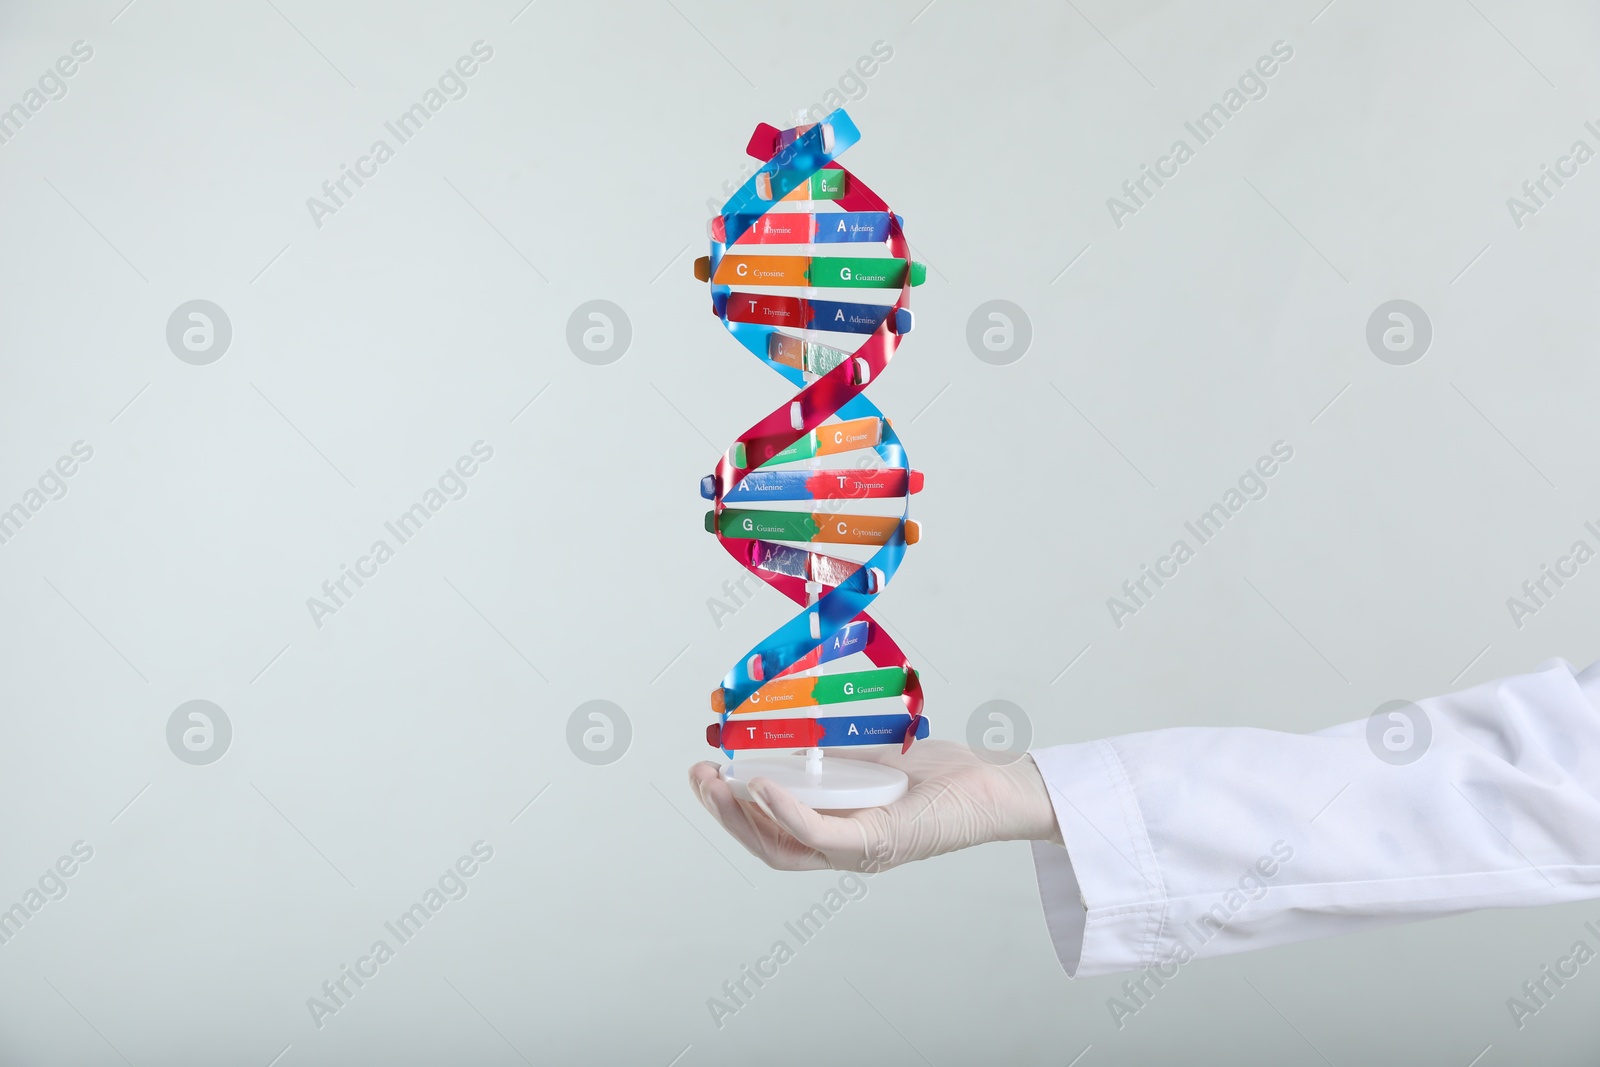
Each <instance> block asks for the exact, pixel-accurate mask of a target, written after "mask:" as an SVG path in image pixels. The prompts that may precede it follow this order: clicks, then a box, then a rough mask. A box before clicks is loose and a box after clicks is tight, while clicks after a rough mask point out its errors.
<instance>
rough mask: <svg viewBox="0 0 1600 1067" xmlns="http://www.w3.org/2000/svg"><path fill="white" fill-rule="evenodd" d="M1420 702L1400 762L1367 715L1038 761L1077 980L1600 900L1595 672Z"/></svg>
mask: <svg viewBox="0 0 1600 1067" xmlns="http://www.w3.org/2000/svg"><path fill="white" fill-rule="evenodd" d="M1416 706H1417V707H1420V708H1421V709H1422V712H1423V715H1424V717H1425V719H1426V726H1424V725H1423V724H1422V723H1416V724H1414V733H1413V735H1412V740H1413V745H1414V746H1415V747H1414V748H1413V749H1412V750H1411V751H1412V752H1414V751H1416V750H1419V749H1420V750H1421V751H1422V755H1421V757H1420V758H1416V759H1415V760H1414V761H1413V762H1410V763H1403V764H1401V763H1395V762H1390V761H1389V760H1393V759H1396V758H1401V757H1396V756H1395V755H1394V753H1393V752H1392V751H1390V750H1389V749H1388V748H1386V746H1385V745H1384V744H1383V742H1382V741H1381V739H1380V740H1377V741H1374V742H1369V739H1368V738H1369V725H1368V721H1367V720H1366V719H1362V720H1359V721H1356V722H1350V723H1345V724H1343V725H1340V726H1334V727H1330V728H1329V729H1326V730H1322V731H1320V732H1317V733H1314V734H1287V733H1277V732H1274V731H1271V730H1257V729H1248V728H1188V727H1183V728H1176V729H1167V730H1156V731H1152V732H1149V733H1141V734H1129V735H1125V736H1122V737H1113V738H1109V739H1106V740H1100V741H1089V742H1084V743H1081V744H1071V745H1061V746H1059V747H1054V748H1044V749H1037V750H1035V751H1034V752H1033V753H1032V757H1033V759H1034V762H1035V763H1036V764H1037V765H1038V767H1039V770H1040V772H1041V774H1042V775H1043V776H1044V780H1045V784H1046V786H1047V787H1048V788H1049V793H1050V798H1051V803H1052V804H1053V806H1054V808H1055V813H1056V820H1057V822H1058V823H1059V825H1060V828H1061V837H1062V840H1063V842H1064V843H1065V847H1063V846H1062V845H1057V844H1054V843H1052V842H1042V841H1040V842H1034V844H1033V855H1034V863H1035V867H1036V869H1037V873H1038V880H1039V892H1040V896H1041V898H1042V899H1043V903H1044V912H1045V920H1046V924H1047V926H1048V928H1049V931H1050V937H1051V940H1052V942H1053V943H1054V945H1055V950H1056V954H1057V956H1058V957H1059V958H1060V960H1061V965H1062V966H1063V967H1064V968H1065V969H1066V972H1067V973H1068V974H1069V975H1072V976H1074V977H1077V976H1091V975H1101V974H1112V973H1116V972H1119V971H1134V970H1144V969H1146V968H1152V967H1153V968H1155V969H1156V973H1157V974H1158V975H1168V976H1170V975H1171V974H1172V973H1175V971H1174V968H1175V967H1177V966H1179V965H1181V964H1183V963H1186V962H1188V961H1189V960H1190V959H1194V958H1200V957H1205V956H1217V955H1223V954H1226V953H1231V952H1244V951H1247V950H1250V949H1255V948H1263V947H1266V946H1269V945H1278V944H1285V943H1288V942H1292V941H1301V940H1305V939H1308V938H1314V937H1324V936H1327V935H1331V934H1338V933H1345V932H1348V931H1352V930H1359V929H1365V928H1370V927H1373V926H1377V925H1382V924H1385V923H1393V922H1404V921H1409V920H1415V919H1425V918H1432V917H1436V916H1441V915H1449V914H1454V913H1458V912H1463V911H1469V910H1472V909H1475V908H1494V907H1523V906H1528V905H1534V904H1547V903H1556V902H1561V901H1573V900H1583V899H1589V898H1593V897H1597V896H1600V663H1597V664H1595V665H1594V666H1592V667H1590V668H1589V669H1588V670H1586V671H1584V672H1582V673H1581V674H1577V673H1575V672H1574V671H1573V669H1572V667H1571V666H1570V665H1568V664H1567V663H1566V662H1565V661H1562V660H1552V661H1550V662H1549V663H1546V664H1544V665H1542V666H1541V667H1540V668H1539V670H1537V671H1536V672H1534V673H1532V674H1525V675H1518V676H1515V677H1511V678H1504V679H1500V680H1498V681H1493V682H1486V683H1484V684H1483V685H1479V686H1475V687H1473V688H1471V689H1467V690H1463V691H1461V692H1458V693H1452V694H1449V695H1447V696H1441V697H1434V698H1431V699H1427V700H1421V701H1418V702H1417V704H1416ZM1413 717H1415V716H1413ZM1383 725H1384V727H1385V728H1388V727H1389V726H1390V725H1393V726H1394V728H1396V729H1401V730H1403V726H1404V724H1403V723H1402V722H1401V721H1400V720H1385V722H1384V724H1383ZM1425 729H1426V730H1428V731H1431V738H1428V739H1427V740H1426V741H1425V742H1424V741H1423V740H1422V739H1423V737H1424V730H1425ZM1380 738H1381V731H1380ZM1404 740H1405V737H1404V734H1403V732H1402V733H1399V734H1395V735H1393V737H1392V741H1393V742H1394V744H1396V745H1398V744H1400V743H1401V742H1403V741H1404ZM1424 744H1425V747H1424ZM1380 751H1382V752H1387V753H1388V755H1389V760H1386V759H1383V758H1380V757H1379V755H1378V754H1377V753H1378V752H1380ZM1407 755H1410V753H1409V752H1402V754H1401V756H1402V757H1403V756H1407Z"/></svg>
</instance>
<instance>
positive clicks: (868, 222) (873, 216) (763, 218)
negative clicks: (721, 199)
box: [695, 211, 903, 281]
mask: <svg viewBox="0 0 1600 1067" xmlns="http://www.w3.org/2000/svg"><path fill="white" fill-rule="evenodd" d="M894 218H895V216H893V215H891V214H889V213H888V212H887V211H835V212H832V213H830V214H827V215H819V214H816V213H814V212H810V211H784V212H777V211H773V212H769V213H767V214H765V215H735V216H733V217H732V218H724V217H723V216H721V215H718V216H717V217H716V218H714V219H712V220H711V239H712V240H713V241H724V242H725V241H727V239H728V230H729V224H730V223H731V224H732V229H733V230H734V232H738V231H740V230H743V231H744V232H743V233H740V234H739V243H740V244H752V245H773V244H778V245H831V244H880V243H882V242H884V241H887V240H888V239H889V220H890V219H894ZM895 221H896V222H903V220H899V219H896V220H895ZM708 261H709V257H708ZM695 277H697V278H699V279H700V280H701V281H708V280H709V279H710V277H711V275H710V272H709V270H708V271H707V272H706V274H705V276H704V277H702V276H701V275H700V273H699V270H698V269H697V270H696V272H695Z"/></svg>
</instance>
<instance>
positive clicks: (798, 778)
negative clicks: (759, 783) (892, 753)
mask: <svg viewBox="0 0 1600 1067" xmlns="http://www.w3.org/2000/svg"><path fill="white" fill-rule="evenodd" d="M806 764H807V760H806V757H805V756H803V755H786V756H749V757H740V758H737V759H735V760H734V761H733V762H732V763H728V764H724V765H723V768H722V780H723V781H725V782H727V783H728V785H729V786H730V787H731V788H732V789H733V795H734V796H736V797H738V798H739V799H740V800H749V799H750V788H749V783H750V782H751V781H752V780H753V779H756V778H766V779H767V780H769V781H771V782H773V783H775V784H777V785H781V786H782V787H783V788H785V789H787V790H788V791H789V792H790V794H792V795H793V796H794V798H795V799H796V800H798V801H799V802H800V803H802V804H804V805H806V806H807V807H811V808H819V809H821V810H824V811H830V810H831V811H845V810H849V809H852V808H877V807H882V806H883V805H885V804H892V803H894V802H895V801H896V800H899V799H900V798H901V797H903V796H905V795H906V789H907V788H908V787H909V785H910V779H908V778H907V777H906V776H905V772H903V771H898V770H895V769H894V768H893V767H885V766H884V765H883V764H881V763H867V762H865V761H864V760H853V759H845V758H842V757H839V756H829V757H828V758H827V759H824V760H819V761H815V763H814V764H813V765H814V766H816V767H817V770H816V771H808V770H807V769H806Z"/></svg>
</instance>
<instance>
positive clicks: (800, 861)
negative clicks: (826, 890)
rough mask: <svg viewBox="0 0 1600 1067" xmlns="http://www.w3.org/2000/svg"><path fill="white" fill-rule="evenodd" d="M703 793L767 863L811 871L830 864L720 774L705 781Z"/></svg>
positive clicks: (732, 830) (716, 814)
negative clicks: (743, 798) (747, 800)
mask: <svg viewBox="0 0 1600 1067" xmlns="http://www.w3.org/2000/svg"><path fill="white" fill-rule="evenodd" d="M701 796H702V801H703V803H705V804H706V806H707V808H708V809H709V810H710V811H711V814H712V816H713V817H715V818H716V820H717V822H719V823H721V824H722V828H723V829H725V830H727V831H728V833H729V834H731V835H732V836H733V838H734V840H736V841H738V842H739V843H740V844H741V845H743V846H744V847H745V850H746V851H747V852H749V853H750V854H751V855H752V856H754V857H756V859H758V860H760V861H761V862H762V863H765V864H766V865H767V866H769V867H774V868H776V869H778V870H784V871H810V870H818V869H821V868H824V867H826V866H827V862H826V861H825V860H824V859H823V857H822V856H821V855H820V854H818V853H815V852H813V851H812V850H811V849H808V848H806V847H805V846H804V845H801V844H800V843H799V842H797V841H795V840H794V839H793V838H791V837H790V836H789V834H788V833H787V832H786V831H784V829H783V828H782V827H780V826H778V825H777V824H776V823H774V822H773V821H772V820H771V819H768V818H767V817H766V816H765V815H763V814H762V813H761V812H760V811H759V810H758V809H757V808H756V806H755V805H754V804H747V803H744V802H743V801H740V800H738V799H737V798H735V797H734V795H733V790H732V789H731V788H730V787H729V786H728V783H726V782H724V781H723V780H722V778H721V776H720V775H719V776H716V777H714V778H712V779H710V780H707V781H706V782H705V783H704V789H703V790H702V792H701Z"/></svg>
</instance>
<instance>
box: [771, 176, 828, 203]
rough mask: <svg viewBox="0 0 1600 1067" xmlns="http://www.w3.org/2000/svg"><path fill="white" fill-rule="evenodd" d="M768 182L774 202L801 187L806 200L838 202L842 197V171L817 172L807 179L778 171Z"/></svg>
mask: <svg viewBox="0 0 1600 1067" xmlns="http://www.w3.org/2000/svg"><path fill="white" fill-rule="evenodd" d="M770 180H771V182H772V199H774V200H782V199H783V198H784V197H786V196H788V195H789V194H790V193H792V192H794V191H795V190H796V189H800V188H802V187H803V188H804V189H805V197H806V199H808V200H838V199H840V198H842V197H843V196H844V171H842V170H819V171H817V173H815V174H813V175H811V177H809V178H802V177H800V176H799V175H798V174H796V173H794V172H792V171H789V172H785V171H779V172H778V173H777V174H774V175H772V177H771V179H770Z"/></svg>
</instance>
